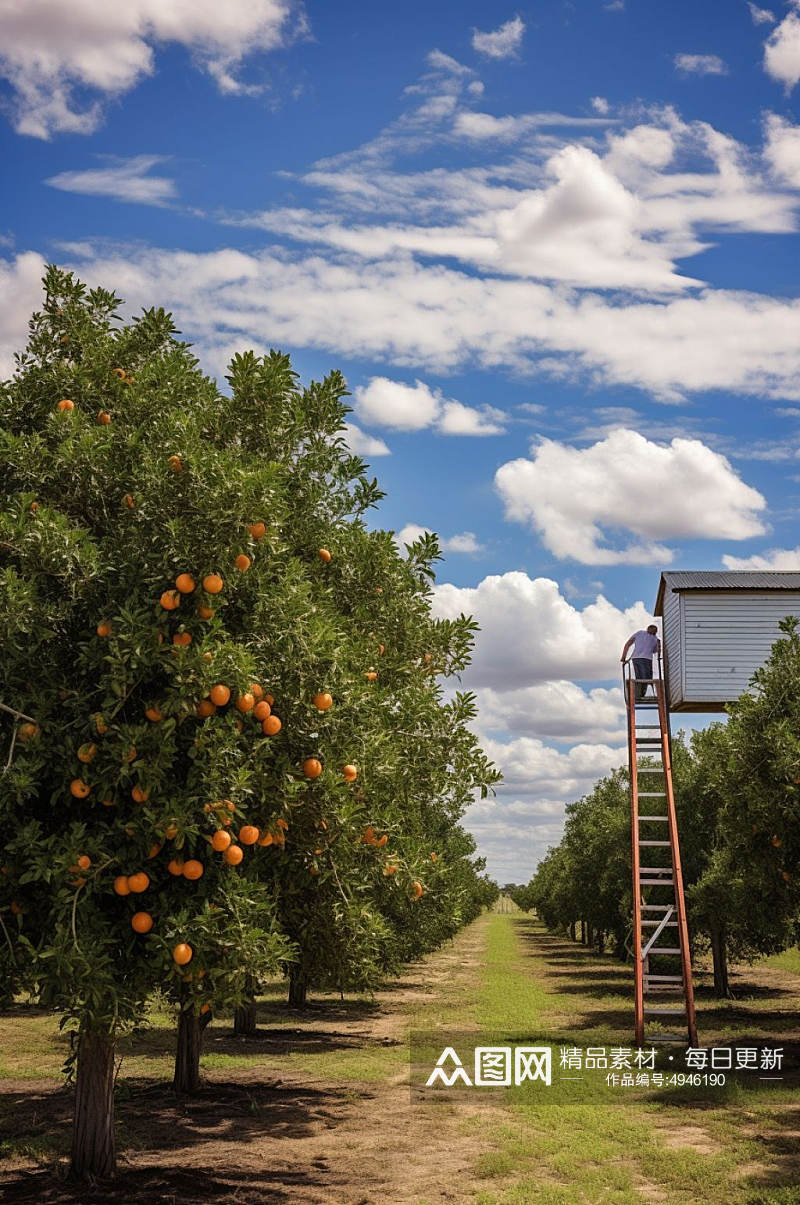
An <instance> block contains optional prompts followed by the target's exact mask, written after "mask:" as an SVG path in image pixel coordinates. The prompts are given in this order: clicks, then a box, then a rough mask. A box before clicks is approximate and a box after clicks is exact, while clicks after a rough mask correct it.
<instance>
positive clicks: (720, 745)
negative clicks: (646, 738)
mask: <svg viewBox="0 0 800 1205" xmlns="http://www.w3.org/2000/svg"><path fill="white" fill-rule="evenodd" d="M780 628H781V632H782V635H781V636H780V637H779V639H778V640H777V641H776V642H775V644H774V645H773V646H772V650H771V653H770V656H769V659H768V660H767V662H766V664H765V665H764V666H763V667H762V668H761V669H759V670H758V671H757V672H756V673H755V674H754V676H753V678H752V680H751V689H750V691H749V692H748V693H747V694H744V695H742V696H741V697H740V698H739V699H737V700H736V702H735V703H732V704H730V705H729V706H728V708H727V711H728V720H727V722H725V723H723V722H715V723H712V724H711V725H709V727H708V728H706V729H703V730H702V731H695V732H692V733H691V734H690V735H689V736H688V737H687V736H686V734H685V733H680V734H679V735H678V736H677V737H675V738H674V739H673V742H672V764H673V783H674V791H675V807H676V812H677V817H678V831H679V836H680V846H681V860H682V864H683V879H684V887H685V890H686V903H687V911H688V919H689V929H690V935H691V940H692V946H693V952H700V951H703V950H709V949H710V951H711V954H712V958H713V967H714V990H715V993H716V994H717V995H719V996H727V995H729V994H730V992H729V984H728V963H729V961H730V960H735V961H744V962H748V961H752V960H754V959H755V958H758V957H760V956H762V955H766V954H774V953H777V952H779V951H781V950H784V949H786V948H788V947H790V946H793V945H796V944H797V943H798V940H799V939H800V866H799V865H798V861H800V633H798V621H797V620H796V619H795V618H793V617H787V618H786V619H784V620H783V621H782V622H781V624H780ZM511 894H512V897H513V899H514V900H515V902H516V903H517V904H518V905H519V906H520V907H521V908H523V909H525V910H526V911H527V910H530V909H535V910H536V912H537V913H538V915H539V916H540V917H541V919H542V920H543V921H544V923H545V924H546V925H547V926H548V927H549V928H550V929H553V930H557V931H561V932H565V933H569V935H570V936H571V937H572V939H573V940H579V941H581V942H583V943H584V944H587V945H592V946H594V947H596V948H597V949H598V950H599V951H603V950H605V949H607V948H610V949H611V950H613V952H614V953H615V954H616V956H617V957H618V958H620V959H621V960H623V961H624V960H626V959H628V958H629V957H630V956H631V949H632V938H633V930H632V905H633V901H632V897H631V849H630V799H629V780H628V769H627V767H623V768H620V769H617V770H613V771H612V772H611V773H610V774H609V775H607V776H606V777H605V778H602V779H601V780H600V781H599V782H598V783H597V784H596V785H595V787H594V788H593V790H592V791H590V792H589V794H588V795H585V796H584V797H583V798H582V799H579V800H577V802H575V803H571V804H569V805H568V807H567V822H566V827H565V831H564V836H563V838H562V840H561V842H560V844H559V845H557V846H555V847H552V848H551V849H550V850H549V851H548V853H547V855H546V856H545V858H544V859H543V860H542V862H541V863H540V864H539V866H538V868H537V870H536V873H535V874H534V876H533V878H532V879H531V880H530V882H529V883H528V884H527V885H525V886H524V887H516V888H515V889H514V890H513V892H512V893H511Z"/></svg>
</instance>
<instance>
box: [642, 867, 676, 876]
mask: <svg viewBox="0 0 800 1205" xmlns="http://www.w3.org/2000/svg"><path fill="white" fill-rule="evenodd" d="M639 871H640V873H641V874H672V867H671V866H640V867H639Z"/></svg>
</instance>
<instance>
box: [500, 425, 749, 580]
mask: <svg viewBox="0 0 800 1205" xmlns="http://www.w3.org/2000/svg"><path fill="white" fill-rule="evenodd" d="M495 486H496V489H497V491H498V493H499V494H500V496H501V498H502V499H503V502H504V503H505V510H506V517H507V518H509V519H514V520H517V521H518V522H521V523H530V525H531V526H532V527H533V528H534V529H535V530H536V531H538V532H539V533H540V535H541V537H542V541H543V543H544V545H545V547H546V548H548V549H549V550H550V551H551V552H553V553H554V554H555V555H556V556H558V557H571V558H573V559H574V560H577V561H581V562H582V563H583V564H586V565H620V564H636V565H654V564H658V563H664V562H669V561H671V560H672V556H673V554H672V551H671V550H670V549H669V548H667V547H665V546H664V545H663V544H659V543H657V542H656V541H658V540H663V539H670V538H671V539H676V538H687V539H722V538H727V539H733V540H744V539H748V538H750V537H751V536H754V535H760V534H761V533H762V532H763V531H764V530H765V529H764V524H763V522H762V520H761V519H760V518H759V517H758V515H759V512H761V511H763V510H764V509H765V508H766V501H765V499H764V498H763V497H762V495H761V494H759V493H758V491H757V490H754V489H752V488H751V487H750V486H748V485H745V483H744V482H743V481H742V480H741V478H740V477H739V476H738V475H737V474H736V473H735V472H734V470H733V469H732V467H731V465H730V463H729V462H728V461H727V460H726V459H725V457H724V456H721V455H720V454H719V453H718V452H714V451H712V450H711V448H708V447H706V445H705V444H703V443H702V442H701V441H700V440H698V439H677V438H676V439H673V440H672V442H671V443H670V444H669V445H667V446H664V445H661V444H657V443H653V442H651V441H650V440H648V439H646V438H645V437H644V436H643V435H640V434H639V433H638V432H636V431H630V430H625V429H618V430H616V431H612V432H611V433H610V434H609V435H608V436H607V437H606V438H605V439H603V440H601V441H599V442H598V443H596V444H593V445H592V446H591V447H588V448H575V447H572V446H570V445H568V444H561V443H558V442H556V441H555V440H542V442H541V443H540V444H539V445H538V446H537V447H535V448H534V449H533V452H532V455H531V457H530V459H526V458H520V459H517V460H512V461H509V462H508V463H507V464H504V465H501V467H500V468H499V469H498V470H497V473H496V474H495ZM617 532H626V533H631V534H632V535H633V536H634V537H636V538H635V539H634V540H633V541H632V542H630V543H629V544H627V545H626V546H625V547H622V548H620V547H618V546H611V545H610V544H609V539H611V538H612V537H613V535H614V534H615V533H617Z"/></svg>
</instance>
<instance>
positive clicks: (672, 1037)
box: [644, 1033, 689, 1046]
mask: <svg viewBox="0 0 800 1205" xmlns="http://www.w3.org/2000/svg"><path fill="white" fill-rule="evenodd" d="M644 1040H645V1042H680V1043H681V1045H682V1046H688V1045H689V1043H688V1042H687V1041H686V1038H681V1037H679V1036H678V1034H673V1033H653V1034H645V1039H644Z"/></svg>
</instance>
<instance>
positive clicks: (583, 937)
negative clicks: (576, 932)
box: [581, 920, 586, 946]
mask: <svg viewBox="0 0 800 1205" xmlns="http://www.w3.org/2000/svg"><path fill="white" fill-rule="evenodd" d="M581 945H582V946H585V945H586V921H585V920H582V921H581Z"/></svg>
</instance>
